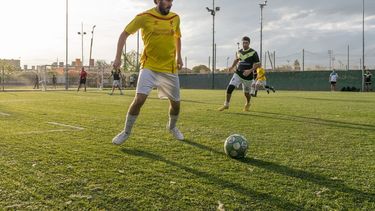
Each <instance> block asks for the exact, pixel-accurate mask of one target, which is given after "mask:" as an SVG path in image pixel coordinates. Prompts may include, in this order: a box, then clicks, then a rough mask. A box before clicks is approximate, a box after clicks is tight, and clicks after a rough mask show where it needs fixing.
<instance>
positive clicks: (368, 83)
mask: <svg viewBox="0 0 375 211" xmlns="http://www.w3.org/2000/svg"><path fill="white" fill-rule="evenodd" d="M364 76H365V90H366V92H369V91H371V84H372V82H371V77H372V74H371V72H370V71H369V70H367V71H366V73H365V75H364Z"/></svg>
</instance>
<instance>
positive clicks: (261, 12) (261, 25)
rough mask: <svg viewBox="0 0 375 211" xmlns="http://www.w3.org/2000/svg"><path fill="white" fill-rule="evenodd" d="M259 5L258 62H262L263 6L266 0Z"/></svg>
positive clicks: (265, 4)
mask: <svg viewBox="0 0 375 211" xmlns="http://www.w3.org/2000/svg"><path fill="white" fill-rule="evenodd" d="M259 6H260V51H259V52H260V54H259V55H260V63H261V64H263V54H262V53H263V52H262V50H263V8H264V7H265V6H267V0H265V1H264V3H262V4H259Z"/></svg>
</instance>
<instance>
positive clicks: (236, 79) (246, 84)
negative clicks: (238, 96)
mask: <svg viewBox="0 0 375 211" xmlns="http://www.w3.org/2000/svg"><path fill="white" fill-rule="evenodd" d="M252 83H253V80H245V79H242V78H241V77H240V76H238V75H237V74H236V73H235V74H233V77H232V79H231V80H230V82H229V85H233V86H235V87H236V88H238V87H239V86H240V84H242V89H243V91H244V92H245V93H250V91H251V84H252Z"/></svg>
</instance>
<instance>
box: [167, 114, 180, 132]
mask: <svg viewBox="0 0 375 211" xmlns="http://www.w3.org/2000/svg"><path fill="white" fill-rule="evenodd" d="M177 120H178V115H169V123H168V125H169V129H173V128H175V127H176V123H177Z"/></svg>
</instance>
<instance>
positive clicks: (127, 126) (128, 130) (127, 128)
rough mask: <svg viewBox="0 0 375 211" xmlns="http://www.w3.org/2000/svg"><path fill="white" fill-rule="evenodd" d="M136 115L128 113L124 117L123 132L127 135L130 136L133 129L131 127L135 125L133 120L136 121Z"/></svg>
mask: <svg viewBox="0 0 375 211" xmlns="http://www.w3.org/2000/svg"><path fill="white" fill-rule="evenodd" d="M137 117H138V115H130V114H129V113H128V114H127V115H126V121H125V128H124V129H125V132H126V133H127V134H130V133H131V131H132V128H133V125H134V123H135V120H137Z"/></svg>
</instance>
